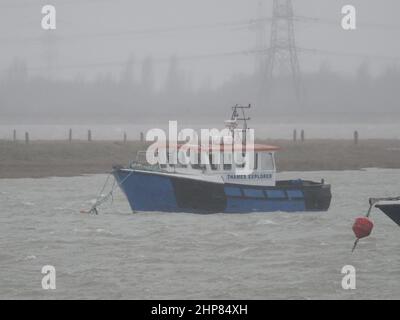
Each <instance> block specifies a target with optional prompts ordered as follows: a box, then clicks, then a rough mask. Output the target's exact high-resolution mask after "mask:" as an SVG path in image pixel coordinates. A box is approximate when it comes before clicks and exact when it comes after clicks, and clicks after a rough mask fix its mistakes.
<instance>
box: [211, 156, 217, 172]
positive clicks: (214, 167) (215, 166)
mask: <svg viewBox="0 0 400 320" xmlns="http://www.w3.org/2000/svg"><path fill="white" fill-rule="evenodd" d="M209 160H210V167H211V170H218V165H217V164H214V163H213V156H212V153H210V155H209Z"/></svg>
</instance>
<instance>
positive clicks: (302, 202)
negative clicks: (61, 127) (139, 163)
mask: <svg viewBox="0 0 400 320" xmlns="http://www.w3.org/2000/svg"><path fill="white" fill-rule="evenodd" d="M114 176H115V178H116V180H117V181H118V183H119V185H120V187H121V189H122V190H123V192H124V193H125V195H126V197H127V199H128V201H129V204H130V206H131V208H132V210H133V211H161V212H189V213H219V212H222V213H249V212H273V211H286V212H297V211H326V210H328V208H329V205H330V201H331V190H330V185H326V184H323V183H315V182H311V181H303V180H288V181H278V182H277V184H276V186H269V187H268V186H249V185H244V184H231V183H218V182H210V181H203V180H198V179H193V178H186V177H185V178H183V177H181V176H174V175H166V174H162V173H159V172H152V171H140V170H125V169H117V170H115V171H114Z"/></svg>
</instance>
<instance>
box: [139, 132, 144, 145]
mask: <svg viewBox="0 0 400 320" xmlns="http://www.w3.org/2000/svg"><path fill="white" fill-rule="evenodd" d="M140 142H141V143H143V142H144V133H143V132H141V133H140Z"/></svg>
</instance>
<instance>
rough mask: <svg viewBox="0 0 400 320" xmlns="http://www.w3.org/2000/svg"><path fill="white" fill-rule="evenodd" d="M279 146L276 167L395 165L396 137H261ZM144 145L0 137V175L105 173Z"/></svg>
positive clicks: (398, 157)
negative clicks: (362, 138)
mask: <svg viewBox="0 0 400 320" xmlns="http://www.w3.org/2000/svg"><path fill="white" fill-rule="evenodd" d="M260 142H262V143H268V144H273V145H277V146H280V147H281V148H282V149H281V151H279V152H278V153H277V155H276V159H277V167H278V170H279V171H327V170H332V171H337V170H361V169H364V168H392V169H400V140H380V139H379V140H378V139H377V140H360V141H359V143H358V144H357V145H355V144H354V142H353V141H352V140H316V139H313V140H306V141H304V142H300V141H297V142H293V141H290V140H264V141H260ZM145 148H146V146H145V145H143V144H141V143H140V142H138V141H128V142H126V143H123V142H112V141H92V142H86V141H73V142H71V143H69V142H67V141H31V142H30V143H29V144H28V145H26V144H25V143H24V142H18V143H13V142H10V141H0V179H4V178H44V177H56V176H57V177H72V176H81V175H85V174H101V173H108V172H110V171H111V170H112V166H113V165H116V164H118V165H127V164H128V163H129V162H131V161H132V160H134V159H135V158H136V152H137V151H138V150H145Z"/></svg>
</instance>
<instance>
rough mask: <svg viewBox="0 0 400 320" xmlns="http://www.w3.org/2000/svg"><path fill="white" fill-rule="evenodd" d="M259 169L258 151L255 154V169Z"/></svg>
mask: <svg viewBox="0 0 400 320" xmlns="http://www.w3.org/2000/svg"><path fill="white" fill-rule="evenodd" d="M257 169H258V152H256V153H255V154H254V170H257Z"/></svg>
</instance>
